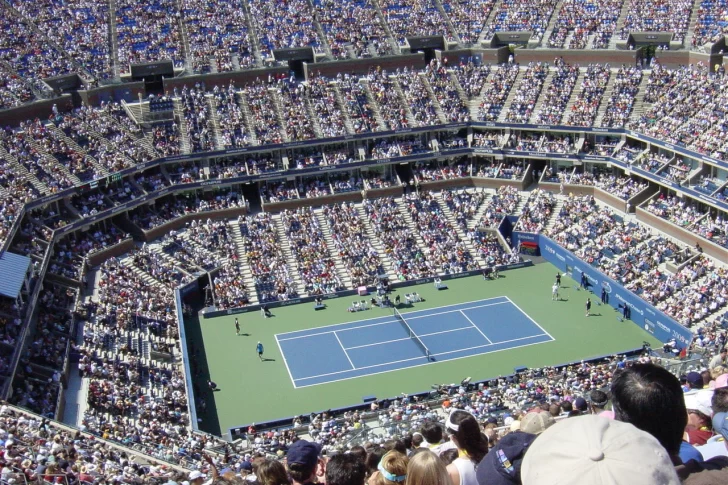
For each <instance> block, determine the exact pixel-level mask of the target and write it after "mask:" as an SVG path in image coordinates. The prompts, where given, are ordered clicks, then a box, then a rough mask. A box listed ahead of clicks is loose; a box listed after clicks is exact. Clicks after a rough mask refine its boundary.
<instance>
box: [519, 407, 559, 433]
mask: <svg viewBox="0 0 728 485" xmlns="http://www.w3.org/2000/svg"><path fill="white" fill-rule="evenodd" d="M555 422H556V421H554V417H553V416H551V413H549V412H548V411H541V412H538V413H528V414H526V415H525V416H524V417H523V418H522V419H521V431H523V432H524V433H530V434H541V433H543V432H544V431H546V428H548V427H549V426H551V425H552V424H554V423H555Z"/></svg>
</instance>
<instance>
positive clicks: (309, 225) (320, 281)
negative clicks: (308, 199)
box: [281, 207, 344, 295]
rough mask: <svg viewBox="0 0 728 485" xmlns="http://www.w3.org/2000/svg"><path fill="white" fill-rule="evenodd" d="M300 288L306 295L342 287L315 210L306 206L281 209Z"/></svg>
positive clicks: (332, 291)
mask: <svg viewBox="0 0 728 485" xmlns="http://www.w3.org/2000/svg"><path fill="white" fill-rule="evenodd" d="M281 222H282V223H283V230H284V232H285V234H286V237H287V239H288V245H289V247H290V248H291V252H292V253H293V257H294V258H295V260H296V264H297V266H298V274H299V276H300V278H301V282H302V283H303V286H304V288H303V289H304V290H305V291H306V293H308V294H309V295H324V294H328V293H334V292H336V291H339V290H342V289H343V288H344V283H343V281H342V280H341V278H340V277H339V275H338V274H337V270H336V264H335V263H334V260H333V258H332V257H331V253H330V250H329V247H328V243H327V241H326V239H325V236H324V232H323V230H322V229H321V225H320V223H319V220H318V218H317V217H316V214H315V213H314V211H313V209H312V208H310V207H307V208H300V209H297V210H295V211H292V210H285V211H283V212H282V213H281Z"/></svg>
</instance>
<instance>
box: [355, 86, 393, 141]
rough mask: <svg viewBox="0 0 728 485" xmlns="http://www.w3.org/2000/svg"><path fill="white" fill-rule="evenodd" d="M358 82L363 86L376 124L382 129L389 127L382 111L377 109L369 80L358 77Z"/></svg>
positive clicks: (377, 105) (377, 104)
mask: <svg viewBox="0 0 728 485" xmlns="http://www.w3.org/2000/svg"><path fill="white" fill-rule="evenodd" d="M359 84H361V85H362V86H363V87H364V91H366V93H367V100H368V101H369V107H370V108H371V109H372V111H373V112H374V119H375V120H377V125H379V126H380V127H381V128H382V129H385V130H386V129H389V127H388V126H387V123H386V122H385V121H384V117H383V116H382V111H381V110H380V109H379V103H377V99H376V98H375V97H374V94H373V93H372V88H371V87H370V86H369V81H367V80H366V79H363V78H362V79H360V80H359Z"/></svg>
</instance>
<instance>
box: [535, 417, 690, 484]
mask: <svg viewBox="0 0 728 485" xmlns="http://www.w3.org/2000/svg"><path fill="white" fill-rule="evenodd" d="M564 470H568V471H569V473H564ZM521 479H522V481H523V485H556V484H558V485H583V484H585V483H588V484H590V485H607V484H617V483H639V484H640V485H679V484H680V479H679V478H678V476H677V473H676V472H675V467H674V466H673V464H672V462H671V461H670V457H669V456H668V453H667V451H665V449H664V448H663V447H662V445H660V442H659V441H657V439H656V438H655V437H653V436H652V435H650V434H648V433H646V432H644V431H642V430H640V429H637V428H636V427H634V426H633V425H631V424H629V423H623V422H621V421H615V420H611V419H607V418H603V417H601V416H593V415H586V416H578V417H575V418H570V419H565V420H563V421H561V422H559V423H556V424H555V425H553V426H551V427H550V428H549V429H547V430H546V431H544V432H543V433H542V434H541V435H540V436H539V437H538V438H537V439H536V441H534V442H533V444H532V445H531V447H530V448H529V449H528V453H526V457H525V458H524V459H523V466H522V468H521Z"/></svg>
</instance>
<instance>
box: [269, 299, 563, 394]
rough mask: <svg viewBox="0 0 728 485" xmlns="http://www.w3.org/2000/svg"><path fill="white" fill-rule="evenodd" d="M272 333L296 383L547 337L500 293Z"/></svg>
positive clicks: (340, 377) (442, 359)
mask: <svg viewBox="0 0 728 485" xmlns="http://www.w3.org/2000/svg"><path fill="white" fill-rule="evenodd" d="M275 337H276V341H277V343H278V346H279V347H280V351H281V355H282V356H283V359H284V361H285V364H286V367H287V369H288V374H289V376H290V378H291V381H292V382H293V386H294V387H295V388H301V387H308V386H314V385H318V384H325V383H329V382H335V381H341V380H346V379H353V378H356V377H362V376H368V375H373V374H379V373H383V372H389V371H393V370H398V369H406V368H410V367H418V366H422V365H428V364H436V363H438V362H446V361H450V360H456V359H462V358H465V357H472V356H476V355H482V354H488V353H492V352H498V351H501V350H507V349H514V348H518V347H526V346H529V345H535V344H541V343H544V342H550V341H552V340H554V338H553V337H552V336H551V335H550V334H549V333H548V332H546V330H544V329H543V328H542V327H541V326H540V325H539V324H538V323H536V322H535V321H534V320H533V319H532V318H531V317H529V316H528V315H527V314H526V313H525V312H523V311H522V310H521V309H520V308H519V307H518V306H517V305H516V304H515V303H513V302H512V301H511V300H510V298H508V297H507V296H499V297H495V298H490V299H487V300H480V301H474V302H468V303H460V304H455V305H448V306H442V307H437V308H429V309H425V310H416V311H408V312H403V313H401V314H397V312H393V313H392V314H391V315H389V316H384V317H378V318H373V319H368V320H360V321H356V322H350V323H343V324H339V325H329V326H326V327H319V328H313V329H307V330H301V331H296V332H289V333H283V334H278V335H276V336H275Z"/></svg>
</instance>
